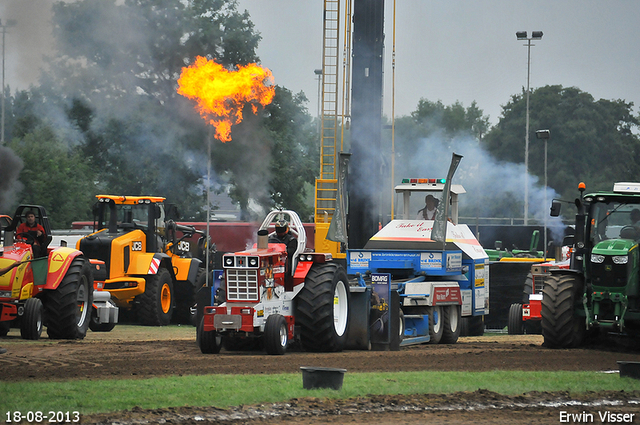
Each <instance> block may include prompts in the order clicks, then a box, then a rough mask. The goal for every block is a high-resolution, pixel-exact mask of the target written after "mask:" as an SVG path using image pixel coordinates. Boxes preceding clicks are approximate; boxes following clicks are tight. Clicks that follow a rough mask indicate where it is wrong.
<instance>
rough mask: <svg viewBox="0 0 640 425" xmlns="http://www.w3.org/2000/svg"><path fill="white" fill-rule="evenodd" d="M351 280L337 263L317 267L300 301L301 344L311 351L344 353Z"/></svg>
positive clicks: (317, 265) (311, 274) (297, 318)
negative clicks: (342, 351)
mask: <svg viewBox="0 0 640 425" xmlns="http://www.w3.org/2000/svg"><path fill="white" fill-rule="evenodd" d="M348 282H349V281H348V280H347V273H346V272H345V271H344V269H343V268H342V267H341V266H339V265H338V264H336V263H324V264H314V265H313V266H311V269H310V270H309V273H307V277H306V278H305V283H304V288H302V290H301V291H300V293H299V294H298V296H297V297H296V298H295V299H296V301H297V308H296V323H298V324H300V342H301V343H302V346H303V347H304V348H305V349H306V350H308V351H341V350H342V349H343V348H344V345H345V344H346V342H347V329H348V328H349V287H348V285H349V283H348Z"/></svg>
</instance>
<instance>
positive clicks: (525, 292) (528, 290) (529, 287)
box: [522, 272, 540, 304]
mask: <svg viewBox="0 0 640 425" xmlns="http://www.w3.org/2000/svg"><path fill="white" fill-rule="evenodd" d="M538 292H540V291H539V290H538ZM531 294H533V276H532V275H531V272H529V274H527V278H526V279H525V281H524V288H523V289H522V304H529V295H531Z"/></svg>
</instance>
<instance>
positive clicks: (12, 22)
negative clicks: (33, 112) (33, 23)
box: [0, 19, 18, 145]
mask: <svg viewBox="0 0 640 425" xmlns="http://www.w3.org/2000/svg"><path fill="white" fill-rule="evenodd" d="M17 23H18V22H17V21H16V20H15V19H7V22H6V23H5V24H4V25H2V21H1V20H0V28H2V125H1V127H2V129H0V145H4V36H5V34H6V33H7V28H9V27H13V26H15V25H16V24H17Z"/></svg>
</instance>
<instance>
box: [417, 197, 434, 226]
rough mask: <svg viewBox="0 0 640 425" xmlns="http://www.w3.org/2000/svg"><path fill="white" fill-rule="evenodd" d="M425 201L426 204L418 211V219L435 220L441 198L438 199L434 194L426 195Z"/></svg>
mask: <svg viewBox="0 0 640 425" xmlns="http://www.w3.org/2000/svg"><path fill="white" fill-rule="evenodd" d="M424 203H425V206H424V208H423V209H421V210H419V211H418V216H417V217H416V220H435V219H436V212H437V211H438V204H439V203H440V200H439V199H436V198H435V197H434V196H433V195H427V196H425V197H424Z"/></svg>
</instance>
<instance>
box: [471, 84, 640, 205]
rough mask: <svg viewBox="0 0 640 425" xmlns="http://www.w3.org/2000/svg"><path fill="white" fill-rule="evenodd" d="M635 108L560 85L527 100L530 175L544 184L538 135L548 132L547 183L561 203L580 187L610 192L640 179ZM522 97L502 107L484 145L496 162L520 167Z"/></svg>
mask: <svg viewBox="0 0 640 425" xmlns="http://www.w3.org/2000/svg"><path fill="white" fill-rule="evenodd" d="M632 108H633V103H630V102H625V101H623V100H605V99H600V100H595V99H594V98H593V96H591V95H590V94H589V93H585V92H583V91H581V90H579V89H578V88H576V87H562V86H560V85H553V86H545V87H540V88H538V89H535V90H534V91H533V92H532V93H531V94H530V108H529V111H530V113H529V115H530V124H529V129H530V133H529V173H530V174H533V175H535V176H538V177H539V179H540V180H541V181H542V179H543V178H544V143H542V141H540V140H537V139H536V136H535V132H536V130H539V129H549V130H550V131H551V138H550V139H549V141H548V166H547V169H548V182H549V186H550V187H552V188H553V189H555V190H556V191H557V192H559V193H560V194H561V195H562V196H563V197H564V198H565V199H573V198H575V197H576V194H577V190H576V189H577V185H578V183H579V182H580V181H584V182H585V183H586V184H587V188H588V190H602V189H606V190H610V189H611V188H612V187H613V182H615V181H635V180H637V176H638V175H639V174H640V138H639V137H638V136H637V134H634V130H637V128H638V125H639V121H638V117H636V116H634V115H633V111H632ZM525 115H526V99H525V93H522V94H519V95H514V96H512V98H511V100H510V101H509V102H508V103H507V104H506V105H505V106H503V111H502V116H501V118H500V121H499V123H498V124H497V125H496V126H495V127H494V128H492V129H491V131H490V132H489V133H488V134H487V136H486V137H485V138H484V139H483V145H484V146H485V147H486V149H487V150H488V151H489V152H490V153H491V154H492V155H493V156H494V157H495V158H497V159H499V160H501V161H508V162H514V163H522V162H524V136H525V134H524V133H525V119H526V117H525Z"/></svg>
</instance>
